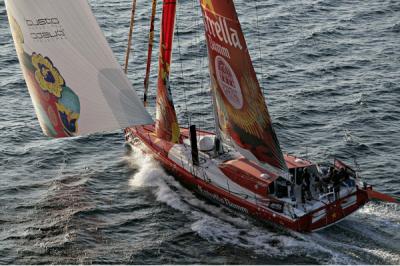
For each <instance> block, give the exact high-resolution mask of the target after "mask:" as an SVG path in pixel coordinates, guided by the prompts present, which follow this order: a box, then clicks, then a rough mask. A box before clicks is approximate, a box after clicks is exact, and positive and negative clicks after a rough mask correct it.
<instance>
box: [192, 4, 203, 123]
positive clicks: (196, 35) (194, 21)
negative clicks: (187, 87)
mask: <svg viewBox="0 0 400 266" xmlns="http://www.w3.org/2000/svg"><path fill="white" fill-rule="evenodd" d="M195 1H196V0H192V12H193V14H192V16H191V17H192V25H191V26H190V28H194V30H195V31H194V38H192V47H193V48H192V50H193V54H197V55H200V54H201V47H200V45H196V44H199V42H200V41H199V40H200V37H199V32H198V30H197V26H198V23H197V18H196V16H195V10H196V9H195ZM197 10H200V8H198V9H197ZM196 47H198V50H197V51H196ZM197 58H198V60H196V59H197ZM195 62H198V63H199V67H201V57H200V56H195ZM199 73H201V68H199ZM194 77H195V78H197V79H198V82H195V84H196V83H197V86H199V88H197V89H198V90H199V91H200V94H201V95H203V87H202V85H203V84H202V81H201V79H200V78H199V75H198V74H196V73H195V75H194ZM197 89H196V90H197ZM204 121H205V120H204V115H200V121H199V130H201V129H204V127H205V126H204V125H205V123H204Z"/></svg>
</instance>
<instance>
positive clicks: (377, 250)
mask: <svg viewBox="0 0 400 266" xmlns="http://www.w3.org/2000/svg"><path fill="white" fill-rule="evenodd" d="M235 3H236V6H237V9H238V13H239V16H240V20H241V23H242V27H243V30H244V32H245V36H246V38H247V42H248V46H249V50H250V52H251V55H252V58H253V61H254V64H255V68H256V72H257V75H258V77H259V80H260V83H261V84H262V86H263V88H264V93H265V95H266V99H267V103H268V106H269V110H270V113H271V115H272V118H273V122H274V126H275V129H276V131H277V134H278V137H279V139H280V142H281V145H282V148H283V150H284V151H285V152H289V153H292V154H297V155H302V156H306V157H308V158H309V159H313V160H316V161H332V160H333V158H335V157H337V158H341V159H343V160H344V161H346V162H348V163H350V164H353V165H354V164H355V163H356V164H357V165H358V168H359V169H360V171H361V174H362V176H363V178H364V179H365V180H366V181H367V182H368V183H370V184H372V185H373V186H374V187H375V188H376V189H377V190H379V191H381V192H384V193H389V194H391V195H394V196H397V197H399V196H400V177H399V172H400V167H399V163H398V161H400V122H399V117H400V19H399V18H400V1H398V0H381V1H373V0H363V1H361V0H351V1H345V0H343V1H337V0H297V1H293V0H287V1H278V0H265V1H261V0H254V1H242V0H237V1H235ZM90 4H91V6H92V9H93V12H94V14H95V16H96V18H97V20H98V22H99V24H100V26H101V28H102V30H103V31H104V34H105V36H106V38H107V40H108V41H109V43H110V45H111V47H112V49H113V51H114V53H115V55H116V57H117V59H118V61H119V62H121V64H122V63H123V57H124V51H125V47H126V39H127V32H128V27H129V15H130V5H131V4H130V1H128V0H122V1H116V0H108V1H105V0H97V1H94V0H91V1H90ZM160 6H161V4H160V1H159V3H158V7H160ZM150 9H151V7H150V2H149V1H145V0H138V9H137V11H136V20H135V30H134V39H133V41H134V46H133V48H134V50H133V55H132V57H131V61H130V68H129V78H130V80H131V81H132V83H133V84H134V87H135V89H136V90H137V91H138V93H139V95H142V91H143V88H142V82H143V77H144V70H145V58H146V51H147V32H148V26H149V14H150ZM158 14H160V10H158ZM158 27H159V20H157V21H156V28H158ZM202 27H203V25H202V20H201V12H200V9H199V4H198V1H197V0H181V1H180V5H179V6H178V17H177V30H176V37H175V48H176V49H175V51H174V61H173V65H172V74H171V83H172V88H173V96H174V100H175V104H176V109H177V112H178V116H179V120H180V121H181V123H182V124H183V125H186V124H187V121H188V120H189V119H191V121H192V122H193V123H196V124H197V125H198V126H199V127H200V128H203V129H209V130H212V128H213V126H214V123H213V116H212V114H211V113H210V110H211V99H210V97H209V95H208V84H209V78H208V73H207V58H206V47H205V41H204V35H203V31H202V29H203V28H202ZM157 41H158V37H157V34H156V40H155V43H157ZM157 48H158V46H157V45H155V48H154V54H153V68H152V72H151V81H150V88H151V89H150V97H149V101H150V107H149V111H150V112H151V113H152V114H153V115H154V100H155V95H154V91H155V89H154V88H155V86H156V77H157V71H156V64H157V62H156V57H157V56H156V53H157ZM0 65H1V68H0V114H1V116H0V264H6V263H16V264H20V263H24V264H31V263H35V264H42V263H49V264H50V263H51V264H76V263H85V264H86V263H87V264H91V263H109V264H111V263H124V264H157V263H171V264H174V263H179V264H188V263H193V264H195V263H211V264H226V263H229V264H238V263H239V264H292V263H301V264H304V263H306V264H327V263H330V264H331V263H337V264H348V263H352V264H361V263H362V264H365V263H368V264H400V233H399V232H400V208H399V206H396V205H393V204H385V203H370V204H368V205H367V206H365V207H364V208H363V209H361V210H360V211H358V212H357V213H356V214H354V215H352V216H351V217H349V218H348V219H346V220H344V221H342V222H340V223H338V224H336V225H334V226H332V227H330V228H328V229H326V230H323V231H320V232H317V233H311V234H299V233H295V232H292V231H288V230H284V229H279V228H275V227H271V226H266V225H263V224H261V223H259V222H256V221H254V220H252V219H248V218H247V217H245V216H241V215H238V214H235V213H232V212H231V211H229V210H227V209H225V208H222V207H216V206H213V205H210V204H208V203H207V202H204V201H202V200H200V199H197V198H196V197H195V196H194V195H193V194H192V193H191V192H189V191H187V190H186V189H184V188H182V187H181V185H180V184H179V183H177V182H176V181H175V180H174V178H173V177H172V176H169V175H167V174H166V173H165V172H164V171H163V169H162V168H161V167H160V166H159V165H158V163H157V162H156V161H155V160H153V159H152V158H150V157H148V156H145V155H143V154H141V153H140V152H139V151H137V150H131V149H128V148H127V147H126V145H125V143H124V137H123V133H122V130H117V131H114V132H108V133H99V134H93V135H90V136H87V137H76V138H72V139H49V138H47V137H45V136H43V135H42V133H41V130H40V127H39V124H38V122H37V119H36V118H35V114H34V110H33V106H32V103H31V100H30V97H29V95H28V91H27V89H26V85H25V82H24V80H23V77H22V74H21V71H20V68H19V65H18V62H17V57H16V53H15V50H14V47H13V42H12V40H11V34H10V30H9V27H8V22H7V17H6V11H5V7H4V2H3V1H1V2H0Z"/></svg>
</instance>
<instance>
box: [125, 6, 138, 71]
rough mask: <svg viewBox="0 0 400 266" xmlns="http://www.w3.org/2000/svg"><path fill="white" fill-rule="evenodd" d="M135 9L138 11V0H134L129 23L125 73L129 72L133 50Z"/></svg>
mask: <svg viewBox="0 0 400 266" xmlns="http://www.w3.org/2000/svg"><path fill="white" fill-rule="evenodd" d="M135 11H136V0H132V8H131V22H130V24H129V34H128V45H127V47H126V53H125V66H124V72H125V74H127V73H128V63H129V54H130V52H131V45H132V33H133V24H134V22H135Z"/></svg>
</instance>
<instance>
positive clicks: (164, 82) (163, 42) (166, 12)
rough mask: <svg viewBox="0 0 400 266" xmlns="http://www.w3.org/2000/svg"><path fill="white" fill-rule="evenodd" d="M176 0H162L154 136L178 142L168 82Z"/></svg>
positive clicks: (177, 129)
mask: <svg viewBox="0 0 400 266" xmlns="http://www.w3.org/2000/svg"><path fill="white" fill-rule="evenodd" d="M176 3H177V1H176V0H163V8H162V18H161V33H160V55H159V63H158V83H157V99H156V136H157V137H158V138H161V139H164V140H166V141H170V142H174V143H178V142H179V141H180V131H179V125H178V119H177V117H176V112H175V107H174V103H173V100H172V94H171V88H170V83H169V74H170V65H171V55H172V43H173V37H174V29H175V15H176Z"/></svg>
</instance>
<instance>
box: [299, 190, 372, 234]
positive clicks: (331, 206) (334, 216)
mask: <svg viewBox="0 0 400 266" xmlns="http://www.w3.org/2000/svg"><path fill="white" fill-rule="evenodd" d="M332 197H333V195H332ZM327 200H328V202H327V203H326V205H325V206H323V207H321V208H319V209H317V210H315V211H313V212H310V213H309V214H307V215H306V216H304V217H302V218H301V219H300V221H299V222H300V227H302V228H304V231H309V232H315V231H318V230H321V229H324V228H326V227H329V226H331V225H333V224H335V223H337V222H340V221H341V220H343V219H344V218H346V217H347V216H349V215H351V214H352V213H354V212H355V211H357V210H358V209H360V208H361V207H362V206H364V205H365V204H366V203H367V202H368V201H369V198H368V193H367V191H366V190H363V189H359V188H357V190H356V191H355V192H354V193H352V194H350V195H348V196H346V197H343V198H341V199H338V200H335V201H333V202H329V199H327Z"/></svg>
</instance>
